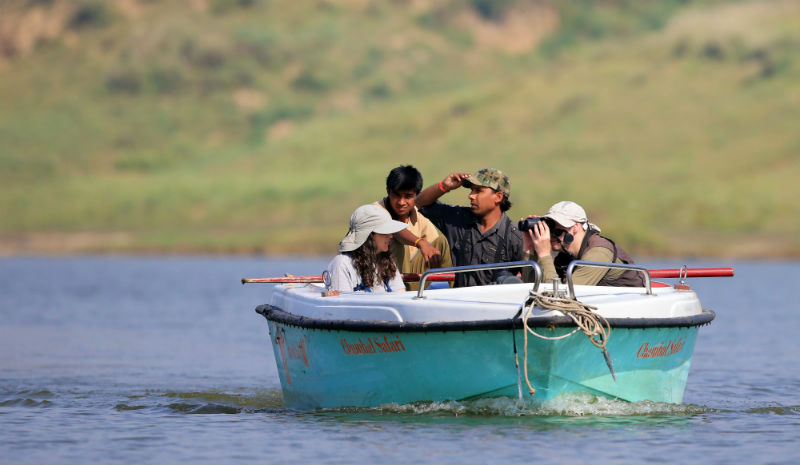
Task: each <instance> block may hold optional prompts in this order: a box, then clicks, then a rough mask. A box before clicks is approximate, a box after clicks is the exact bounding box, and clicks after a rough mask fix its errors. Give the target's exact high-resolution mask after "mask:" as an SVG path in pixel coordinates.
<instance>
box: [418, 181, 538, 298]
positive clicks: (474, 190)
mask: <svg viewBox="0 0 800 465" xmlns="http://www.w3.org/2000/svg"><path fill="white" fill-rule="evenodd" d="M458 187H466V188H467V189H469V190H470V193H469V196H468V197H469V202H470V206H469V207H461V206H455V205H447V204H444V203H440V202H438V199H439V197H441V196H442V195H444V194H446V193H448V192H450V191H452V190H453V189H456V188H458ZM510 193H511V182H510V181H509V179H508V176H506V175H505V174H503V172H502V171H500V170H497V169H494V168H485V169H482V170H480V171H478V172H477V173H475V174H468V173H451V174H449V175H448V176H447V177H446V178H444V179H443V180H441V181H440V182H439V183H438V184H434V185H432V186H429V187H427V188H425V190H423V191H422V192H420V193H419V195H418V196H417V199H416V204H417V206H418V207H419V209H420V211H421V212H422V214H424V215H425V216H427V217H428V218H430V220H431V221H432V222H433V224H434V225H436V227H437V228H439V230H440V231H442V232H443V233H444V235H445V237H447V240H448V242H449V243H450V255H451V256H452V259H453V264H454V265H455V266H465V265H477V264H483V263H501V262H513V261H517V260H521V259H522V245H523V244H522V235H521V234H520V232H519V229H517V226H516V224H514V223H513V222H512V221H511V219H509V218H508V216H507V215H506V213H505V212H506V211H508V209H509V208H511V201H510V200H509V194H510ZM516 272H517V270H491V271H478V272H472V273H456V278H455V286H456V287H464V286H481V285H486V284H493V283H511V282H520V280H519V279H517V278H516Z"/></svg>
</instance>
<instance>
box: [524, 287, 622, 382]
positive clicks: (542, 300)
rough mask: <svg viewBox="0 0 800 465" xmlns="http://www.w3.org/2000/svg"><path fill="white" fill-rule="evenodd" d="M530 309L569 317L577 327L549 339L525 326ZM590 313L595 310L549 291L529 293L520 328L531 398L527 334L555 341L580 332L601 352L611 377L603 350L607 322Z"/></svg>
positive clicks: (608, 333)
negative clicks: (522, 334)
mask: <svg viewBox="0 0 800 465" xmlns="http://www.w3.org/2000/svg"><path fill="white" fill-rule="evenodd" d="M534 307H539V308H540V309H542V310H556V311H559V312H561V313H563V314H564V315H567V316H568V317H570V318H571V319H572V321H573V322H574V323H575V326H577V328H575V329H574V330H573V331H571V332H569V333H567V334H564V335H562V336H554V337H550V336H545V335H543V334H539V333H537V332H536V331H534V330H533V329H532V328H530V327H529V326H528V318H529V317H530V316H531V313H533V308H534ZM594 310H597V307H594V306H592V305H587V304H584V303H582V302H579V301H578V300H572V299H566V298H563V297H557V296H554V295H553V293H552V292H551V291H545V292H534V291H531V292H530V295H529V296H528V299H527V300H526V301H525V305H524V306H523V311H522V327H523V329H524V336H525V337H524V339H525V347H524V350H525V354H524V362H523V366H524V371H525V383H526V384H527V385H528V391H529V392H530V395H531V396H533V395H534V393H536V389H535V388H534V387H533V386H531V382H530V380H529V379H528V333H531V334H533V335H534V336H536V337H538V338H540V339H545V340H548V341H556V340H559V339H564V338H567V337H569V336H572V335H573V334H575V333H576V332H578V330H580V331H582V332H583V334H585V335H586V336H587V337H588V338H589V341H591V343H592V344H593V345H594V346H595V347H597V348H598V349H600V350H602V351H603V355H605V357H606V362H607V363H608V365H609V369H610V370H611V373H612V375H613V374H614V371H613V369H612V368H611V361H610V358H609V357H608V351H607V350H606V343H607V342H608V337H609V336H610V335H611V325H610V324H609V323H608V320H606V319H605V318H604V317H603V316H601V315H599V314H597V313H595V312H594ZM615 379H616V376H615Z"/></svg>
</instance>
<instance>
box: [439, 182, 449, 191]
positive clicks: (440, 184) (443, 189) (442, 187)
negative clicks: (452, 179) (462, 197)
mask: <svg viewBox="0 0 800 465" xmlns="http://www.w3.org/2000/svg"><path fill="white" fill-rule="evenodd" d="M439 190H440V191H442V194H446V193H448V192H450V190H449V189H445V188H444V185H442V181H439Z"/></svg>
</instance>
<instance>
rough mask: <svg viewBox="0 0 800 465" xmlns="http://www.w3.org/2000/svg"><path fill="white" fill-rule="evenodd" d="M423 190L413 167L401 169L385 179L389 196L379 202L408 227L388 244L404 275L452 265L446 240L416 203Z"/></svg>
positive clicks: (409, 285)
mask: <svg viewBox="0 0 800 465" xmlns="http://www.w3.org/2000/svg"><path fill="white" fill-rule="evenodd" d="M421 190H422V175H421V174H420V172H419V171H418V170H417V169H416V168H414V167H413V166H411V165H406V166H398V167H397V168H394V169H393V170H391V171H390V172H389V176H387V177H386V197H384V198H383V200H380V201H379V202H376V204H377V205H380V206H381V207H383V208H385V209H386V210H387V211H388V212H389V214H390V215H391V216H392V219H394V220H397V221H400V222H402V223H405V224H407V225H408V227H407V228H406V229H404V230H402V231H399V232H398V233H396V234H395V235H394V237H393V238H392V241H391V242H390V244H389V251H390V252H391V253H392V257H394V261H395V263H397V266H398V267H399V268H400V272H401V273H424V272H425V271H427V270H428V269H430V268H441V267H450V266H453V260H452V258H451V257H450V244H449V243H448V242H447V238H446V237H444V234H442V233H441V232H440V231H439V230H438V229H437V228H436V226H434V225H433V223H432V222H431V220H429V219H428V218H426V217H425V216H424V215H423V214H422V213H420V212H419V210H418V209H417V207H416V206H415V204H414V200H415V198H416V196H417V194H419V193H420V191H421ZM406 289H408V290H417V289H419V283H415V282H411V283H406Z"/></svg>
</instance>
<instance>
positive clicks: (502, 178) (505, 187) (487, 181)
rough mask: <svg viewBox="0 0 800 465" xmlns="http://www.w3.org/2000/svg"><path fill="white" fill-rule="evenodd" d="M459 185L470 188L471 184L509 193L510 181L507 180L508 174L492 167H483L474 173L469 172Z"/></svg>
mask: <svg viewBox="0 0 800 465" xmlns="http://www.w3.org/2000/svg"><path fill="white" fill-rule="evenodd" d="M461 185H462V186H464V187H466V188H468V189H471V188H472V186H473V185H477V186H483V187H491V188H492V189H494V190H496V191H500V192H502V193H504V194H506V195H510V194H511V181H509V180H508V176H506V175H505V174H503V172H502V171H500V170H497V169H494V168H484V169H482V170H480V171H478V172H477V173H475V174H471V175H470V176H469V179H467V180H465V181H464V182H463V183H462V184H461Z"/></svg>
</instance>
